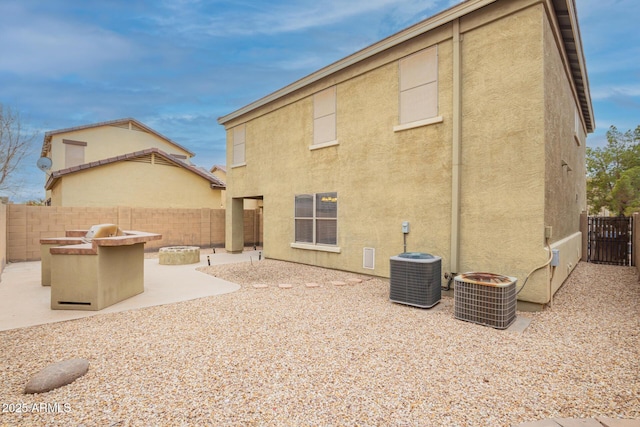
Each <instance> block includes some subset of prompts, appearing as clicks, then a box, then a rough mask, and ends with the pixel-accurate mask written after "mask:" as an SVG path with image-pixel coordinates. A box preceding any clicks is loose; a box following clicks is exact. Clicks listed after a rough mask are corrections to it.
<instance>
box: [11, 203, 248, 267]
mask: <svg viewBox="0 0 640 427" xmlns="http://www.w3.org/2000/svg"><path fill="white" fill-rule="evenodd" d="M2 206H3V207H0V227H1V230H3V231H4V230H6V232H5V235H4V236H3V235H2V234H1V232H0V265H3V264H1V262H2V260H3V259H5V260H6V262H19V261H33V260H39V259H40V239H41V238H43V237H57V236H64V235H65V232H66V231H68V230H86V229H88V228H89V227H91V226H92V225H94V224H103V223H113V224H117V225H118V226H119V227H120V228H121V229H123V230H139V231H148V232H153V233H160V234H162V240H157V241H152V242H149V243H148V244H147V245H146V246H145V249H147V250H153V249H157V248H160V247H163V246H182V245H184V246H200V247H212V246H215V247H223V246H224V239H225V227H224V222H225V213H224V210H223V209H209V208H202V209H156V208H131V207H122V206H120V207H113V208H103V207H93V208H85V207H52V206H26V205H13V204H10V205H2ZM3 217H4V218H5V221H6V227H2V220H3ZM256 222H257V225H256ZM245 224H247V226H246V227H245V241H246V242H247V245H250V244H253V242H254V241H255V239H256V237H254V236H256V235H260V234H259V233H258V232H257V231H256V230H259V229H260V228H261V226H260V215H259V213H256V211H252V210H248V211H245ZM256 233H258V234H256ZM259 239H260V241H261V237H259ZM256 243H258V242H256ZM2 245H4V248H5V249H4V250H3V246H2ZM3 252H4V253H5V255H4V258H3ZM0 268H1V267H0ZM0 271H1V270H0Z"/></svg>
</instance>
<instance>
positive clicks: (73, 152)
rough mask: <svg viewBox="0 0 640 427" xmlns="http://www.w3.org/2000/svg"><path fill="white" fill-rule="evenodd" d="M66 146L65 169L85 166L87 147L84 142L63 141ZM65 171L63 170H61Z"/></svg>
mask: <svg viewBox="0 0 640 427" xmlns="http://www.w3.org/2000/svg"><path fill="white" fill-rule="evenodd" d="M62 143H63V144H64V167H65V168H70V167H73V166H78V165H82V164H84V149H85V147H86V146H87V143H86V142H83V141H72V140H70V139H63V140H62ZM60 169H63V168H60Z"/></svg>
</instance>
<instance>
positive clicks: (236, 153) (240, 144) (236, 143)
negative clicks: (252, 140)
mask: <svg viewBox="0 0 640 427" xmlns="http://www.w3.org/2000/svg"><path fill="white" fill-rule="evenodd" d="M231 132H232V139H233V159H232V166H242V165H245V164H246V163H245V158H244V154H245V144H246V125H245V124H241V125H239V126H236V127H234V128H233V130H232V131H231Z"/></svg>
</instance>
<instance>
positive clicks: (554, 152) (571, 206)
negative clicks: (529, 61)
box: [544, 19, 587, 292]
mask: <svg viewBox="0 0 640 427" xmlns="http://www.w3.org/2000/svg"><path fill="white" fill-rule="evenodd" d="M544 43H545V52H546V55H545V58H544V84H545V98H544V100H545V133H546V135H545V139H546V141H547V144H546V146H545V147H546V151H545V183H546V184H545V187H546V195H545V196H546V197H545V200H546V205H545V215H544V216H545V224H547V225H550V226H552V230H553V233H552V238H551V239H550V242H551V245H552V247H553V248H554V249H557V250H558V251H559V263H558V264H559V265H558V266H557V267H556V268H554V270H553V276H552V277H553V286H552V290H551V292H555V291H556V290H557V289H558V288H559V287H560V286H561V285H562V283H563V282H564V280H565V279H566V278H567V276H568V275H569V274H570V273H571V271H572V270H573V269H574V268H575V266H576V265H577V264H578V262H579V260H580V259H581V257H582V235H581V233H580V214H581V212H583V211H586V209H587V201H586V198H587V195H586V160H585V157H586V135H585V128H584V121H583V120H582V117H581V116H578V119H577V123H576V113H577V112H578V111H580V110H579V109H578V107H577V106H578V105H579V103H578V101H577V100H576V98H575V95H574V93H573V90H572V88H571V85H570V80H569V76H568V74H567V71H566V68H565V65H564V63H563V61H562V58H561V56H560V51H559V50H558V45H557V42H556V38H555V37H554V35H553V32H552V30H551V25H550V23H549V21H548V20H547V19H545V21H544Z"/></svg>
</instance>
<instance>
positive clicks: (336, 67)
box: [218, 0, 497, 125]
mask: <svg viewBox="0 0 640 427" xmlns="http://www.w3.org/2000/svg"><path fill="white" fill-rule="evenodd" d="M496 1H497V0H467V1H465V2H463V3H460V4H459V5H456V6H453V7H451V8H449V9H447V10H444V11H442V12H440V13H438V14H437V15H434V16H432V17H431V18H428V19H426V20H424V21H421V22H418V23H417V24H415V25H413V26H411V27H409V28H406V29H404V30H402V31H400V32H398V33H396V34H393V35H391V36H389V37H387V38H385V39H383V40H381V41H379V42H377V43H374V44H372V45H371V46H369V47H366V48H364V49H362V50H359V51H358V52H356V53H353V54H351V55H349V56H347V57H346V58H343V59H341V60H339V61H337V62H334V63H333V64H331V65H328V66H326V67H324V68H322V69H320V70H318V71H316V72H314V73H312V74H309V75H308V76H306V77H303V78H302V79H300V80H297V81H295V82H293V83H291V84H290V85H288V86H285V87H284V88H282V89H280V90H277V91H275V92H273V93H271V94H269V95H267V96H265V97H263V98H260V99H259V100H257V101H255V102H253V103H251V104H248V105H246V106H244V107H242V108H240V109H238V110H236V111H234V112H232V113H230V114H227V115H226V116H222V117H219V118H218V123H219V124H221V125H224V124H225V123H227V122H229V121H231V120H233V119H236V118H238V117H240V116H242V115H244V114H247V113H249V112H251V111H253V110H256V109H258V108H260V107H262V106H264V105H267V104H269V103H270V102H273V101H275V100H277V99H279V98H282V97H283V96H286V95H288V94H290V93H292V92H295V91H296V90H298V89H301V88H303V87H305V86H308V85H310V84H312V83H314V82H317V81H318V80H321V79H323V78H324V77H327V76H329V75H331V74H334V73H336V72H338V71H340V70H343V69H345V68H348V67H350V66H352V65H354V64H356V63H358V62H361V61H363V60H365V59H367V58H370V57H372V56H374V55H376V54H378V53H380V52H383V51H385V50H387V49H390V48H392V47H394V46H397V45H399V44H401V43H403V42H405V41H407V40H410V39H412V38H414V37H417V36H419V35H421V34H424V33H426V32H428V31H431V30H432V29H434V28H437V27H439V26H441V25H444V24H447V23H449V22H451V21H453V20H455V19H457V18H460V17H461V16H464V15H466V14H469V13H471V12H473V11H475V10H478V9H480V8H482V7H484V6H487V5H489V4H491V3H494V2H496Z"/></svg>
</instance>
